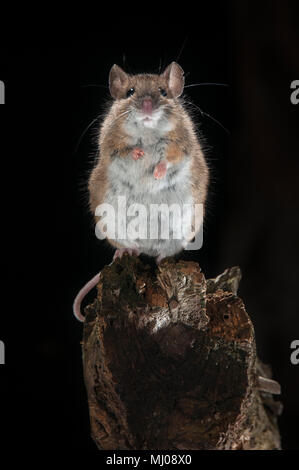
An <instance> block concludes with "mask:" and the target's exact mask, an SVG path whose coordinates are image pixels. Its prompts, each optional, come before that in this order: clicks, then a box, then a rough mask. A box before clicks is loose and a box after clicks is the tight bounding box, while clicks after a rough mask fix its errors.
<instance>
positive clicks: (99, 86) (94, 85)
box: [81, 83, 109, 90]
mask: <svg viewBox="0 0 299 470" xmlns="http://www.w3.org/2000/svg"><path fill="white" fill-rule="evenodd" d="M88 87H95V88H105V89H106V90H108V88H109V87H108V86H105V85H99V84H97V83H90V84H88V85H81V88H88Z"/></svg>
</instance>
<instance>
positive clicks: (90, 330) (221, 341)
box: [82, 256, 281, 450]
mask: <svg viewBox="0 0 299 470" xmlns="http://www.w3.org/2000/svg"><path fill="white" fill-rule="evenodd" d="M240 278H241V273H240V270H239V268H237V267H235V268H231V269H228V270H226V271H225V272H224V273H223V274H222V275H220V276H218V277H217V278H215V279H209V280H206V279H205V277H204V275H203V273H202V272H201V270H200V267H199V266H198V264H197V263H194V262H186V261H175V260H174V259H166V260H164V261H162V263H161V264H160V265H159V266H157V267H152V266H149V265H147V264H146V263H144V262H143V261H141V260H140V259H139V258H135V257H131V258H129V257H127V256H125V257H124V258H123V259H122V260H121V261H118V260H117V261H115V262H114V263H113V264H112V265H110V266H106V267H105V268H104V269H103V270H102V272H101V276H100V282H99V285H98V295H97V298H96V300H95V301H94V302H93V304H92V305H90V306H88V307H87V308H86V309H85V313H86V321H85V324H84V334H83V344H82V349H83V366H84V378H85V384H86V389H87V395H88V404H89V411H90V422H91V433H92V437H93V439H94V441H95V442H96V444H97V446H98V448H99V449H110V450H118V449H135V450H137V449H138V450H139V449H151V450H152V449H161V450H162V449H163V450H170V449H180V450H181V449H187V450H191V449H219V450H220V449H280V436H279V431H278V427H277V422H276V417H277V415H278V414H279V413H280V412H281V404H280V402H278V401H277V400H274V399H273V397H272V395H271V394H269V393H261V392H260V391H259V390H258V376H259V375H262V376H263V377H270V372H269V369H268V368H266V366H264V365H263V364H261V363H260V362H259V361H258V360H257V357H256V345H255V338H254V328H253V325H252V323H251V321H250V318H249V316H248V314H247V313H246V310H245V307H244V304H243V302H242V300H241V299H240V298H239V297H238V296H237V289H238V284H239V281H240Z"/></svg>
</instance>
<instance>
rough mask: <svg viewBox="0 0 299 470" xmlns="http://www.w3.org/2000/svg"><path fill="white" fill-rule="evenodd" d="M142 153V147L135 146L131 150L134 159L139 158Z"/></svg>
mask: <svg viewBox="0 0 299 470" xmlns="http://www.w3.org/2000/svg"><path fill="white" fill-rule="evenodd" d="M143 155H144V151H143V150H142V149H140V148H138V147H137V148H135V149H134V150H133V159H134V160H139V158H141V157H143Z"/></svg>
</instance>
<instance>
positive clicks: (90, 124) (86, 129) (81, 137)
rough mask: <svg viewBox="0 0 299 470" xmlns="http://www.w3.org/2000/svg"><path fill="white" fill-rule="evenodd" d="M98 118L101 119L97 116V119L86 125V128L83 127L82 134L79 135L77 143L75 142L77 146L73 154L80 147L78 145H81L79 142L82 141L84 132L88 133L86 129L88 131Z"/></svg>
mask: <svg viewBox="0 0 299 470" xmlns="http://www.w3.org/2000/svg"><path fill="white" fill-rule="evenodd" d="M100 117H101V116H100V115H99V116H97V117H95V118H94V119H93V120H92V121H91V122H90V123H89V124H88V126H86V127H85V129H84V130H83V132H82V134H81V135H80V137H79V139H78V142H77V145H76V148H75V153H77V151H78V148H79V146H80V144H81V142H82V139H83V137H84V136H85V134H86V132H87V131H88V129H90V128H91V126H92V125H93V124H94V123H95V122H96V121H97V120H98V119H99V118H100Z"/></svg>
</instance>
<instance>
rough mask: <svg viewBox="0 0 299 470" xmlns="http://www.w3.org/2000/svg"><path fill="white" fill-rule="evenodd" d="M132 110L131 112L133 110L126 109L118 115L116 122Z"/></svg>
mask: <svg viewBox="0 0 299 470" xmlns="http://www.w3.org/2000/svg"><path fill="white" fill-rule="evenodd" d="M130 112H131V111H130V110H128V111H125V112H124V113H120V114H119V115H118V116H116V118H115V119H114V122H115V121H116V120H117V119H119V118H121V117H122V116H124V115H125V114H128V113H130Z"/></svg>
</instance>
